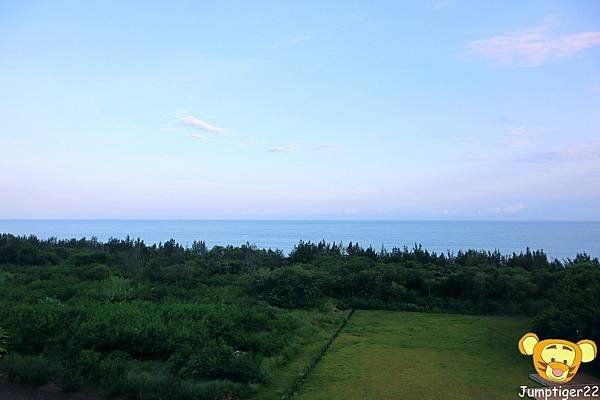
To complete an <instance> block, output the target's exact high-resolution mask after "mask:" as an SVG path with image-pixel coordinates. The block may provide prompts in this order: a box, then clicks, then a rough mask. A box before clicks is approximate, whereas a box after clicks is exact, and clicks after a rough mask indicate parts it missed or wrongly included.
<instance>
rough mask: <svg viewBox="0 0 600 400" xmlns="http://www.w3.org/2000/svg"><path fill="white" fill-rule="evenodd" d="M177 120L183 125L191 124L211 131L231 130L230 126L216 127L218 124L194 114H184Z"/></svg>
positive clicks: (202, 129) (223, 131)
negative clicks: (215, 124)
mask: <svg viewBox="0 0 600 400" xmlns="http://www.w3.org/2000/svg"><path fill="white" fill-rule="evenodd" d="M177 122H178V123H179V124H181V125H184V126H189V127H192V128H196V129H199V130H201V131H204V132H210V133H226V132H229V131H230V130H231V129H229V128H219V127H216V126H214V125H212V124H210V123H208V122H206V121H204V120H201V119H200V118H197V117H194V116H192V115H186V116H183V117H181V118H179V119H178V120H177Z"/></svg>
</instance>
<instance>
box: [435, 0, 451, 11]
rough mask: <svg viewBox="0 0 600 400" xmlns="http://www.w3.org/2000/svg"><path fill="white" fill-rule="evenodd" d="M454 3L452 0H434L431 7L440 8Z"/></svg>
mask: <svg viewBox="0 0 600 400" xmlns="http://www.w3.org/2000/svg"><path fill="white" fill-rule="evenodd" d="M452 5H454V0H436V1H434V2H433V8H434V9H435V10H441V9H443V8H447V7H450V6H452Z"/></svg>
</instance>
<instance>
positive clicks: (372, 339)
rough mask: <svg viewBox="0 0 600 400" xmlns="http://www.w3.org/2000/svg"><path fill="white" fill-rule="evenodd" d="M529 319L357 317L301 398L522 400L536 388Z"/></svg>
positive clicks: (375, 313) (406, 315)
mask: <svg viewBox="0 0 600 400" xmlns="http://www.w3.org/2000/svg"><path fill="white" fill-rule="evenodd" d="M528 326H529V323H528V320H527V319H522V318H507V317H487V316H470V315H469V316H467V315H454V314H424V313H411V312H394V311H365V310H360V311H357V312H356V313H355V314H354V316H353V317H352V318H351V319H350V321H349V322H348V325H347V326H346V328H345V329H344V331H343V332H342V333H341V334H340V335H339V336H338V338H337V339H336V341H335V342H334V343H333V345H332V347H331V348H330V350H329V351H328V352H327V354H326V355H325V357H324V358H323V359H322V360H321V362H320V363H319V364H318V365H317V366H316V368H315V369H314V370H313V371H312V372H311V374H310V376H309V377H308V379H307V380H306V382H305V383H304V385H303V386H302V387H301V389H300V392H299V393H298V395H297V396H296V397H295V398H297V399H301V400H309V399H310V400H319V399H322V400H324V399H328V400H337V399H339V400H352V399H356V400H359V399H360V400H363V399H377V400H381V399H410V398H412V399H445V400H453V399H460V400H464V399H486V400H494V399H515V398H518V393H519V386H520V385H529V386H534V385H533V382H532V381H530V380H529V378H528V374H529V373H531V372H532V371H533V368H532V366H531V360H530V359H528V358H527V357H523V356H521V355H520V354H519V352H518V350H517V341H518V340H519V337H520V336H521V335H522V334H523V333H525V332H526V331H527V329H528Z"/></svg>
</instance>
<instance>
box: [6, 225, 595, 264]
mask: <svg viewBox="0 0 600 400" xmlns="http://www.w3.org/2000/svg"><path fill="white" fill-rule="evenodd" d="M0 232H3V233H12V234H15V235H31V234H33V235H36V236H38V237H39V238H49V237H52V236H54V237H57V238H60V239H70V238H82V237H86V238H91V237H92V236H95V237H97V238H98V239H99V240H101V241H105V240H107V239H109V238H111V237H115V238H120V239H122V238H125V237H126V236H129V237H131V238H134V239H135V238H141V239H142V240H144V241H145V242H146V243H147V244H153V243H159V242H164V241H166V240H169V239H171V238H173V239H175V240H176V241H177V242H179V243H181V244H182V245H184V246H186V245H187V246H189V245H191V244H192V242H193V241H194V240H204V241H205V242H206V244H207V245H208V246H209V247H211V246H213V245H222V246H223V245H228V244H231V245H240V244H244V243H246V242H249V243H251V244H255V245H256V246H258V247H260V248H272V249H281V250H283V251H284V252H285V253H289V251H290V250H292V249H293V247H294V245H295V244H296V243H298V241H299V240H304V241H309V240H310V241H320V240H322V239H325V240H326V241H328V242H336V243H339V242H342V243H343V244H348V242H350V241H352V242H354V243H356V242H358V243H359V244H361V245H362V246H365V247H366V246H369V245H372V246H373V247H374V248H376V249H380V248H381V247H382V246H384V247H385V248H387V249H391V248H393V247H402V246H408V247H412V246H413V245H414V244H415V243H419V244H421V245H422V246H423V247H424V248H426V249H428V250H430V251H436V252H447V251H451V252H456V251H458V250H459V249H483V250H495V249H498V250H500V251H501V252H502V253H512V252H520V251H523V250H525V248H526V247H529V248H531V249H543V250H544V251H545V252H546V253H547V254H548V255H549V256H551V257H552V258H559V259H566V258H574V257H575V255H576V254H577V253H583V252H586V253H588V254H590V255H592V256H594V257H600V222H516V221H513V222H504V221H503V222H497V221H494V222H491V221H355V220H353V221H337V220H336V221H321V220H318V221H317V220H311V221H298V220H293V221H279V220H277V221H248V220H241V221H232V220H226V221H215V220H0Z"/></svg>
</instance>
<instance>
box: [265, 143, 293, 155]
mask: <svg viewBox="0 0 600 400" xmlns="http://www.w3.org/2000/svg"><path fill="white" fill-rule="evenodd" d="M294 150H296V143H290V144H288V145H287V146H275V147H270V148H268V149H267V151H268V152H269V153H291V152H292V151H294Z"/></svg>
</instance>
